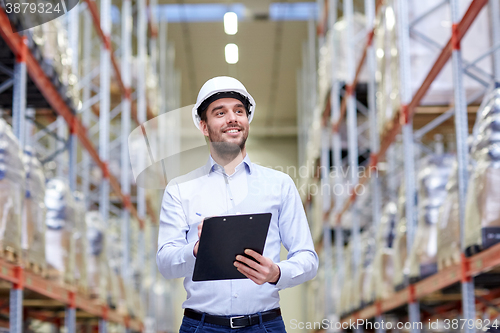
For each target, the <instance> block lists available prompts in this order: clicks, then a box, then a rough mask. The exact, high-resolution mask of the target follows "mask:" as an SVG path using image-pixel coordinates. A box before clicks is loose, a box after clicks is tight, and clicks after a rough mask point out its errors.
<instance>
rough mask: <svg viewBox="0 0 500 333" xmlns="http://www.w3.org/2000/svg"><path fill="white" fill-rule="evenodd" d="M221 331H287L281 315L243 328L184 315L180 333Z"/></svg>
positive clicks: (243, 332)
mask: <svg viewBox="0 0 500 333" xmlns="http://www.w3.org/2000/svg"><path fill="white" fill-rule="evenodd" d="M219 332H241V333H251V332H259V333H283V332H284V333H286V331H285V323H284V322H283V318H282V317H281V316H279V317H276V318H275V319H273V320H269V321H266V322H261V323H260V324H255V325H252V326H247V327H243V328H230V327H226V326H219V325H214V324H209V323H205V322H202V321H199V320H194V319H191V318H187V317H184V318H183V319H182V325H181V328H180V329H179V333H219Z"/></svg>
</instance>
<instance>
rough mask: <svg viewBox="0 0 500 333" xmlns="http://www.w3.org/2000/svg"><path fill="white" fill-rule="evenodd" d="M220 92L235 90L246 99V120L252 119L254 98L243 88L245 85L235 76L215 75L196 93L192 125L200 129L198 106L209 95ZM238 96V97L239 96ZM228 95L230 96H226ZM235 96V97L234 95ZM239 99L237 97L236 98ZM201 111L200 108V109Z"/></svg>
mask: <svg viewBox="0 0 500 333" xmlns="http://www.w3.org/2000/svg"><path fill="white" fill-rule="evenodd" d="M222 92H235V93H238V94H239V95H241V96H242V97H244V98H245V99H247V100H248V122H249V123H250V122H251V121H252V119H253V115H254V113H255V112H254V111H255V100H254V99H253V97H252V95H250V94H249V93H248V91H247V89H246V88H245V86H244V85H243V84H242V83H241V82H240V81H238V80H236V79H235V78H232V77H229V76H217V77H214V78H212V79H210V80H208V81H207V82H205V84H204V85H203V87H201V89H200V92H199V93H198V98H197V99H196V104H195V105H194V107H193V112H192V114H193V122H194V125H195V126H196V127H197V128H198V129H200V121H201V118H200V116H199V115H198V108H199V107H200V105H201V104H202V103H203V102H204V101H205V100H207V99H208V98H210V97H211V96H213V95H215V94H217V93H222ZM241 96H238V97H241ZM227 97H230V96H227ZM236 98H237V97H236ZM238 99H239V98H238ZM200 111H201V110H200Z"/></svg>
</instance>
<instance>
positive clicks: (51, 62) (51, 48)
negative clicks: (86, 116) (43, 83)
mask: <svg viewBox="0 0 500 333" xmlns="http://www.w3.org/2000/svg"><path fill="white" fill-rule="evenodd" d="M30 30H31V31H32V32H31V33H30V35H31V34H32V40H33V43H34V44H36V45H37V46H38V48H37V50H40V52H38V51H37V54H38V53H39V54H40V55H39V56H37V60H38V62H39V63H40V65H41V67H42V69H43V71H44V72H45V74H46V75H47V77H48V78H49V79H50V80H51V82H52V84H54V86H55V88H56V89H57V90H58V91H59V94H60V95H61V97H63V99H64V101H65V102H66V104H67V105H68V106H69V107H70V108H71V109H73V110H76V109H77V108H78V104H79V100H78V87H77V77H76V73H73V70H72V61H73V60H72V59H73V54H72V52H73V50H72V48H71V47H70V45H69V41H68V31H67V30H66V29H65V25H64V17H60V18H57V19H54V20H52V21H49V22H47V23H44V24H41V25H39V26H36V27H34V28H32V29H30Z"/></svg>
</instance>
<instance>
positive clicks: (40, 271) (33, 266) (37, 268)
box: [25, 261, 48, 278]
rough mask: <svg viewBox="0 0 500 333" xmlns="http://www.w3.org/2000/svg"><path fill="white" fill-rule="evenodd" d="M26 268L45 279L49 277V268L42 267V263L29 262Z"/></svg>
mask: <svg viewBox="0 0 500 333" xmlns="http://www.w3.org/2000/svg"><path fill="white" fill-rule="evenodd" d="M25 268H26V269H27V270H29V271H31V272H33V273H35V274H36V275H39V276H41V277H43V278H46V277H47V276H48V271H47V267H46V266H45V265H40V263H37V262H31V261H28V262H26V263H25Z"/></svg>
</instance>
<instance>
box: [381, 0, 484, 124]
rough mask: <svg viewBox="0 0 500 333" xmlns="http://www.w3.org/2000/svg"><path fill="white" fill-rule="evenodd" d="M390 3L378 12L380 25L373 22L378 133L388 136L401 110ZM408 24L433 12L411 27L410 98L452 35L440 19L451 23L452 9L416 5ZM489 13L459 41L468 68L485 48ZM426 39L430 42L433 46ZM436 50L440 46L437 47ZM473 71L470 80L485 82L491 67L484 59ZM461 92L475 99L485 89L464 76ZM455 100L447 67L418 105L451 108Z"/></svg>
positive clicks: (431, 2) (466, 0) (463, 4)
mask: <svg viewBox="0 0 500 333" xmlns="http://www.w3.org/2000/svg"><path fill="white" fill-rule="evenodd" d="M395 2H396V1H394V0H389V1H385V2H384V4H383V5H382V6H381V8H380V14H381V19H380V20H377V23H376V26H375V37H374V44H375V49H376V54H377V75H376V80H377V93H376V96H377V110H378V111H377V112H378V124H379V127H380V128H379V131H381V133H383V132H384V130H387V128H386V126H388V125H391V124H392V122H391V120H392V119H393V117H394V116H395V112H396V111H397V110H398V109H399V107H400V102H399V87H400V83H399V71H400V66H399V51H398V39H397V19H396V15H395V12H396V10H395ZM458 2H459V6H460V10H461V12H462V13H461V14H460V15H462V14H463V11H465V9H466V8H467V7H468V6H469V4H470V0H459V1H458ZM408 9H409V13H408V14H409V19H410V21H412V20H414V19H417V18H419V17H420V18H422V17H421V16H422V15H425V14H424V13H429V12H430V11H432V15H426V16H425V20H422V19H420V21H418V22H415V24H412V37H413V38H414V40H415V42H412V43H410V46H411V47H410V57H411V73H410V77H411V81H412V91H413V93H412V95H413V94H414V93H415V92H416V91H417V89H418V88H420V86H421V84H422V82H423V81H424V79H425V77H426V75H427V73H429V70H430V69H431V66H432V65H433V64H434V61H435V59H436V57H437V56H438V55H439V52H440V50H441V47H442V46H444V45H446V43H447V42H448V40H449V38H450V35H451V29H450V27H449V26H447V25H446V26H445V25H444V24H443V19H442V18H443V17H449V12H450V9H449V7H447V6H438V7H436V1H435V0H423V1H419V3H418V6H409V8H408ZM487 16H488V13H487V12H486V11H482V12H481V13H480V14H479V17H478V19H476V20H475V21H474V23H473V24H472V26H471V28H470V29H469V32H468V33H467V34H466V35H465V37H464V38H463V39H462V44H461V45H462V49H463V50H465V51H464V54H463V57H464V61H466V62H472V61H473V60H475V59H477V58H478V57H479V56H480V55H482V53H483V51H484V50H486V49H488V48H489V45H490V36H489V35H490V33H489V24H488V17H487ZM427 36H432V41H431V39H429V37H427ZM436 44H438V45H440V46H439V47H436ZM475 66H477V69H476V68H474V67H472V66H471V67H470V68H468V70H469V71H471V72H473V76H476V77H479V78H481V79H483V80H485V81H488V80H489V79H490V78H489V77H485V75H484V73H491V62H490V61H488V60H487V59H486V58H485V59H483V60H482V61H478V62H477V63H475ZM464 86H465V89H466V92H467V96H470V95H471V94H474V93H477V92H478V91H481V90H482V89H483V87H482V85H481V84H479V83H478V82H477V81H475V80H473V79H471V78H470V77H468V76H464ZM452 100H453V75H452V68H451V66H446V67H445V68H444V69H443V71H442V72H441V73H440V75H439V76H438V77H437V78H436V79H435V80H434V81H433V83H432V89H431V90H429V92H427V94H426V95H425V96H424V98H423V99H422V102H421V104H423V105H449V104H450V101H452Z"/></svg>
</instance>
